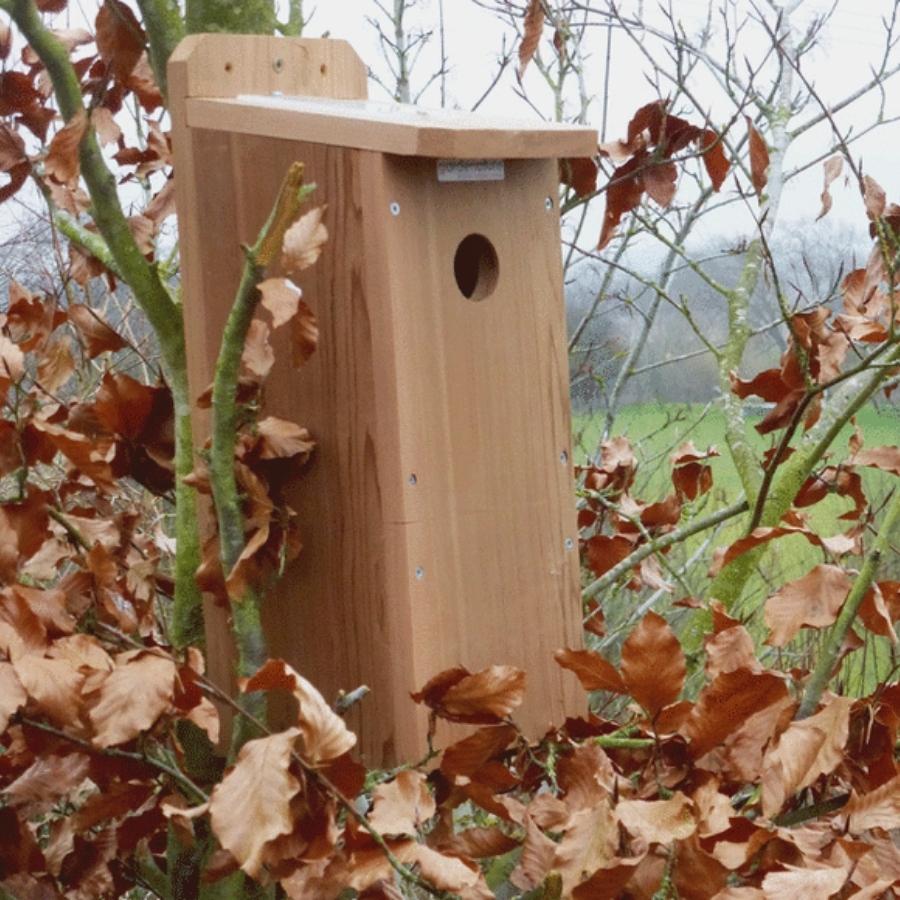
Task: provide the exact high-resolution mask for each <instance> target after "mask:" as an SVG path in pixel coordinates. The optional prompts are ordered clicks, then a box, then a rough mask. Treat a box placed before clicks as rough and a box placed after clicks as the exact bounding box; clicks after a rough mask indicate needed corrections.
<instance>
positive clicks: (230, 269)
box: [189, 130, 423, 765]
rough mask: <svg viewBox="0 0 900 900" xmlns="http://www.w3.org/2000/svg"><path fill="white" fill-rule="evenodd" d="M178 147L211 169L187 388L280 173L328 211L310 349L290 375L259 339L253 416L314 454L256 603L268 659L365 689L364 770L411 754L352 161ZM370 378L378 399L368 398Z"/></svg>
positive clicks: (329, 692)
mask: <svg viewBox="0 0 900 900" xmlns="http://www.w3.org/2000/svg"><path fill="white" fill-rule="evenodd" d="M191 135H192V140H193V142H194V147H195V152H196V153H197V155H198V157H202V158H204V159H206V160H208V161H209V162H210V163H211V165H210V166H208V167H207V169H206V172H205V176H204V178H203V180H202V182H201V184H200V185H199V186H198V187H197V189H196V197H195V202H196V203H197V204H198V211H202V212H203V214H204V218H205V222H206V225H205V228H204V231H203V235H202V239H201V240H200V241H199V242H198V244H197V245H196V246H195V247H194V254H195V256H194V257H193V258H192V263H193V265H194V266H197V267H199V268H200V270H201V271H202V272H203V273H204V291H203V294H202V302H201V303H195V305H194V306H192V307H191V308H190V310H189V321H190V322H191V326H192V327H191V329H190V334H191V335H192V336H196V337H198V338H199V340H200V341H201V343H200V344H199V345H192V346H191V350H190V353H191V360H192V376H193V377H194V378H196V384H197V385H198V386H199V385H200V384H202V383H203V382H204V379H205V380H206V381H208V380H209V379H210V378H211V375H212V362H213V360H214V354H215V348H216V346H217V341H218V335H220V334H221V331H222V328H223V326H224V321H225V317H226V315H227V309H228V305H229V303H230V300H231V296H232V295H233V292H234V286H235V285H236V284H237V279H238V277H239V267H240V262H241V252H240V244H241V243H249V242H251V241H252V240H253V239H254V237H255V235H256V234H257V232H258V229H259V227H260V226H261V224H262V222H263V221H264V220H265V218H266V216H267V215H268V212H269V210H270V208H271V203H272V200H273V198H274V197H275V195H276V193H277V190H278V187H279V185H280V183H281V179H282V177H283V174H284V172H285V171H286V170H287V168H288V166H289V165H290V164H291V163H292V162H294V161H296V160H301V161H303V162H304V164H305V166H306V171H307V176H308V179H309V181H314V182H315V183H316V184H317V186H318V189H317V194H316V196H315V198H314V202H316V203H327V206H328V209H327V212H326V218H325V224H326V227H327V228H328V232H329V242H328V245H327V248H326V251H325V252H324V253H323V255H322V257H321V259H320V260H319V262H318V263H317V264H316V266H315V267H314V268H313V269H311V270H310V271H309V273H308V276H307V278H306V279H305V280H303V281H301V287H302V288H303V291H304V296H305V299H306V301H307V302H308V303H309V304H310V306H311V307H312V309H313V310H314V312H315V313H316V316H317V317H318V321H319V328H320V340H319V348H318V350H317V352H316V353H315V354H314V355H313V357H312V358H311V360H310V361H309V362H308V363H307V365H305V366H304V367H303V368H302V369H300V370H299V371H298V370H295V369H293V368H292V366H291V351H290V347H289V346H288V333H287V331H288V329H287V328H285V329H282V331H283V332H284V333H276V336H275V340H274V341H273V343H274V345H275V352H276V365H275V368H274V370H273V372H272V374H271V375H270V377H269V380H268V382H267V386H266V393H265V412H266V413H267V414H272V415H278V416H282V417H284V418H288V419H291V420H294V421H297V422H299V423H300V424H302V425H304V426H306V427H307V428H309V429H310V431H311V433H312V434H313V436H314V437H315V439H316V440H317V442H318V449H317V450H316V452H315V454H314V456H313V460H312V462H311V463H310V465H309V466H308V467H307V468H306V469H305V470H304V472H303V474H302V475H301V476H300V478H299V480H298V482H297V483H296V485H295V486H294V488H293V490H292V491H291V493H290V495H289V502H290V505H291V507H292V508H293V509H295V510H296V511H297V513H298V514H299V517H300V518H299V521H300V525H301V535H302V539H303V544H304V547H303V550H302V553H301V555H300V558H299V559H298V560H297V561H296V563H295V564H294V565H293V566H291V567H290V568H289V569H288V571H287V572H286V574H285V576H284V578H283V579H282V581H281V582H280V583H279V584H278V585H277V586H276V587H275V588H274V590H273V591H272V592H271V593H270V594H269V596H267V598H266V601H265V606H264V613H263V616H264V623H265V628H266V636H267V639H268V642H269V650H270V653H271V654H272V656H274V657H282V658H284V659H287V660H288V661H289V662H290V663H291V664H292V665H294V666H295V667H296V668H297V669H298V670H299V671H300V672H302V673H303V674H304V675H306V676H307V677H309V678H310V679H311V680H312V681H313V682H314V683H315V684H316V685H317V687H319V688H320V690H322V692H323V693H324V695H325V696H326V697H328V698H329V699H331V698H333V697H335V696H336V693H337V691H338V690H340V689H344V690H352V689H353V688H356V687H358V686H359V685H360V684H363V683H365V684H367V685H368V686H369V687H370V688H371V693H370V695H369V696H368V697H367V698H366V700H365V701H364V702H363V704H362V705H361V706H360V707H359V708H358V709H357V710H355V711H354V713H353V714H352V715H351V716H350V717H349V719H348V721H349V724H350V725H351V727H353V728H354V730H355V731H356V732H357V733H358V735H359V738H360V747H361V749H362V751H363V753H364V755H365V757H366V759H367V762H369V763H370V764H372V765H381V764H382V762H383V761H385V760H393V759H394V758H397V756H398V749H397V748H398V745H402V747H403V748H410V747H417V746H420V745H421V740H422V739H423V738H422V735H421V734H418V735H417V734H416V733H415V729H416V728H417V727H418V726H419V724H420V723H417V722H416V720H415V716H414V714H413V713H414V709H413V704H412V702H411V701H410V700H409V699H408V693H407V692H408V691H409V690H411V689H412V687H411V686H412V685H413V683H414V678H413V674H412V668H411V665H412V654H411V653H410V652H409V647H410V643H411V630H410V627H411V626H410V622H409V616H408V613H409V609H408V600H407V599H406V598H404V597H391V598H388V597H387V595H386V588H385V583H386V568H387V566H388V565H389V562H388V556H389V554H390V553H391V549H390V548H388V547H386V546H385V532H384V521H385V519H386V518H389V516H388V514H387V513H386V512H385V507H386V506H388V505H390V503H391V499H390V496H389V495H390V494H391V492H392V491H393V492H394V493H397V492H398V491H397V488H396V485H397V483H398V480H399V474H398V471H397V469H396V467H397V454H396V452H392V451H391V450H390V448H391V447H392V445H395V444H396V441H395V438H394V437H393V435H395V434H396V433H397V421H396V413H395V408H396V406H395V403H392V402H391V400H390V385H391V384H392V383H393V377H392V376H391V375H390V372H389V368H390V357H391V355H392V354H391V350H390V324H391V323H390V322H389V320H388V318H387V314H388V312H389V310H388V307H387V306H386V305H385V304H383V303H380V304H379V305H378V306H374V307H373V298H377V299H378V300H379V301H380V300H381V298H382V297H383V296H384V294H385V291H384V289H381V290H379V289H378V288H377V287H374V286H372V285H371V283H370V276H368V275H367V273H366V269H365V260H366V259H367V257H368V256H369V254H370V253H375V254H378V253H381V252H383V251H382V250H379V248H378V246H377V243H378V241H379V236H378V235H377V233H375V234H368V233H367V231H366V229H365V227H364V220H363V210H362V187H361V181H360V160H359V155H358V154H355V153H352V152H350V151H345V150H341V149H338V148H329V147H325V146H323V145H321V144H302V143H298V142H289V141H276V140H272V139H271V138H260V137H252V136H245V135H231V136H228V137H227V138H226V140H225V141H224V142H223V140H222V135H221V134H220V133H215V132H207V131H199V130H192V132H191ZM373 242H374V246H373ZM367 279H368V281H367ZM378 367H381V368H382V372H381V375H380V376H379V378H380V382H381V385H382V388H383V389H384V387H386V389H387V390H388V396H387V397H386V398H385V397H381V396H378V395H377V394H376V374H375V373H376V369H377V368H378ZM392 486H393V487H392ZM394 502H396V500H394ZM394 552H396V549H395V551H394ZM220 618H221V614H220ZM229 660H230V654H229ZM407 685H410V687H407ZM399 686H402V687H399ZM404 688H405V690H404ZM398 704H399V708H397V705H398ZM404 729H406V731H407V732H408V733H407V734H405V735H402V732H403V730H404ZM397 732H400V733H401V734H398V733H397Z"/></svg>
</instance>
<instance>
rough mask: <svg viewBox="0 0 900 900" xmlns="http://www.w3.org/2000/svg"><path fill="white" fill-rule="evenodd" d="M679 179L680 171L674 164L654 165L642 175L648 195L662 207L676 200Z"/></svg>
mask: <svg viewBox="0 0 900 900" xmlns="http://www.w3.org/2000/svg"><path fill="white" fill-rule="evenodd" d="M677 177H678V170H677V169H676V168H675V163H672V162H663V163H653V164H651V165H650V166H649V167H648V168H646V169H645V170H644V171H643V172H642V173H641V180H642V181H643V183H644V190H645V191H646V192H647V195H648V196H649V197H650V199H651V200H653V201H655V202H656V203H658V204H659V205H660V206H662V207H667V206H668V205H669V204H670V203H671V202H672V200H673V199H674V197H675V180H676V179H677Z"/></svg>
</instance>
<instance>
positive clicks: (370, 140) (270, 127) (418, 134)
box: [187, 95, 597, 159]
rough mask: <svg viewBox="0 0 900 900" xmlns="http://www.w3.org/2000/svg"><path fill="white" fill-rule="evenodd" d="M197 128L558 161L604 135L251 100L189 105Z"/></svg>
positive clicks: (591, 149) (358, 106) (413, 110)
mask: <svg viewBox="0 0 900 900" xmlns="http://www.w3.org/2000/svg"><path fill="white" fill-rule="evenodd" d="M187 121H188V124H189V125H190V126H191V127H194V128H209V129H214V130H216V131H231V132H240V133H242V134H259V135H268V136H269V137H278V138H287V139H289V140H290V139H301V138H302V139H303V140H305V141H313V142H317V143H327V144H330V145H332V146H338V147H352V148H355V149H358V150H379V151H381V152H382V153H395V154H399V155H401V156H429V157H450V158H455V159H483V158H485V157H490V158H495V159H504V158H505V159H555V158H560V157H584V156H593V155H594V154H595V153H596V152H597V132H596V131H595V130H593V129H591V128H585V127H583V126H577V125H557V124H555V123H552V122H551V123H548V122H541V121H521V120H514V119H510V120H499V121H498V120H497V119H496V118H494V117H489V116H485V115H476V114H472V113H469V114H466V113H460V112H446V111H442V110H436V111H430V110H424V109H421V108H419V107H415V106H410V105H404V104H387V103H365V104H363V103H346V102H345V103H337V102H330V103H326V102H323V101H322V100H319V99H313V100H311V99H308V98H305V97H288V96H274V97H272V96H263V95H256V96H254V95H249V96H240V97H234V98H226V99H223V98H205V97H199V98H195V99H191V100H189V101H188V105H187Z"/></svg>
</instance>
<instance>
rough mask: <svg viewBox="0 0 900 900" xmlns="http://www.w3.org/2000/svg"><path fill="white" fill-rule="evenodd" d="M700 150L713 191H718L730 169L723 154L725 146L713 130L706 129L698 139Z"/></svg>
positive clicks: (729, 164)
mask: <svg viewBox="0 0 900 900" xmlns="http://www.w3.org/2000/svg"><path fill="white" fill-rule="evenodd" d="M699 141H700V152H701V153H702V154H703V165H704V166H706V173H707V174H708V175H709V179H710V181H712V186H713V190H714V191H719V190H721V188H722V185H723V184H724V183H725V178H726V177H727V175H728V172H729V171H730V170H731V163H730V162H729V161H728V157H727V156H726V155H725V146H724V143H723V141H722V140H721V138H720V136H719V135H718V134H716V132H715V131H711V130H709V129H707V130H706V131H704V132H703V134H702V135H701V137H700V139H699Z"/></svg>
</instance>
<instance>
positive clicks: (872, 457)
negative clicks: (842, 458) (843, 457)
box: [847, 447, 900, 475]
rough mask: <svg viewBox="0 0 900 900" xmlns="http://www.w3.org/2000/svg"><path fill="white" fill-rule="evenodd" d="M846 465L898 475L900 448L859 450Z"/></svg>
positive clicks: (899, 471) (899, 473)
mask: <svg viewBox="0 0 900 900" xmlns="http://www.w3.org/2000/svg"><path fill="white" fill-rule="evenodd" d="M847 463H848V465H852V466H869V467H871V468H873V469H881V471H882V472H891V473H892V474H894V475H900V447H873V448H872V449H871V450H860V451H859V452H858V453H855V454H853V456H851V457H850V459H848V460H847Z"/></svg>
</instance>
